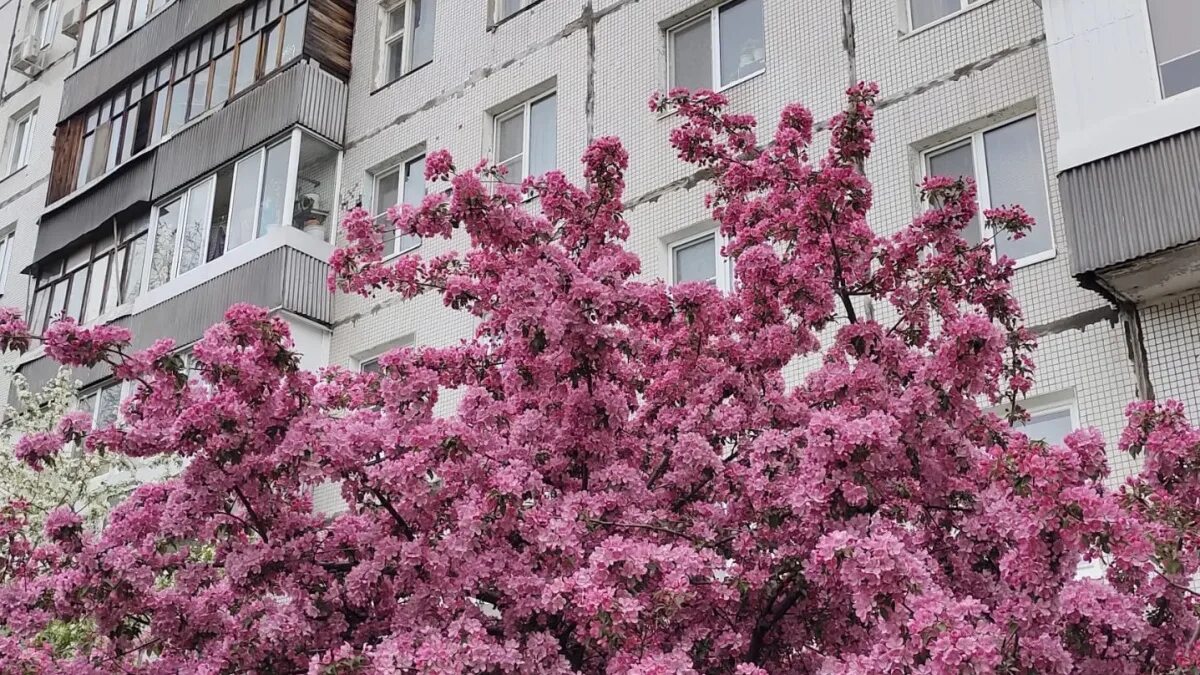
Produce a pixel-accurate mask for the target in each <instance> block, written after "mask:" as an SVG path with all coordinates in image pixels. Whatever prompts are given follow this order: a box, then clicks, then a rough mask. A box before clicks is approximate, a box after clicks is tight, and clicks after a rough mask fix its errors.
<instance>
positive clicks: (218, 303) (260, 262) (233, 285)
mask: <svg viewBox="0 0 1200 675" xmlns="http://www.w3.org/2000/svg"><path fill="white" fill-rule="evenodd" d="M328 274H329V265H328V264H327V263H326V262H325V261H323V260H318V259H316V258H314V257H312V256H310V255H307V254H305V253H302V252H300V251H297V250H295V249H292V248H289V247H286V246H285V247H280V248H276V249H274V250H272V251H270V252H269V253H266V254H264V255H262V256H259V257H258V258H255V259H254V260H251V261H249V262H247V263H245V264H243V265H239V266H238V267H235V268H233V269H231V270H229V271H228V272H226V273H224V274H222V275H220V276H217V277H214V278H213V279H210V280H208V281H206V282H204V283H202V284H200V285H198V286H196V287H194V288H191V289H189V290H187V291H185V292H183V293H180V294H179V295H176V296H175V297H173V298H171V299H169V300H166V301H164V302H160V303H158V304H156V305H154V306H153V307H150V308H148V309H146V310H144V311H142V312H139V313H138V314H134V315H132V316H126V317H122V318H120V319H118V320H116V321H113V322H112V323H113V324H114V325H119V326H126V327H128V328H129V329H130V330H131V331H133V347H134V348H135V349H144V348H146V347H149V346H150V345H151V344H153V343H154V341H155V340H158V339H160V338H164V337H170V338H174V339H175V342H176V344H178V345H187V344H189V343H191V342H195V341H196V340H199V339H200V338H201V337H203V336H204V332H205V331H206V330H208V328H209V326H212V325H213V324H216V323H219V322H220V321H221V319H222V318H223V317H224V316H225V311H226V310H228V309H229V307H230V306H231V305H234V304H236V303H239V302H247V303H250V304H252V305H258V306H260V307H267V308H270V309H282V310H285V311H288V312H291V313H293V314H297V315H300V316H303V317H305V318H307V319H311V320H313V321H317V322H319V323H324V324H328V323H330V321H331V319H332V313H333V312H332V304H333V300H332V295H331V294H330V292H329V291H328V290H327V289H326V286H325V279H326V277H327V275H328ZM18 372H20V373H22V374H24V375H25V376H26V377H27V378H29V381H30V383H31V385H32V386H34V387H41V386H43V385H44V384H45V383H46V382H48V381H49V380H50V378H52V377H54V374H55V373H56V372H58V364H56V363H54V361H53V360H52V359H50V358H48V357H43V358H40V359H37V360H35V361H31V362H29V363H26V364H24V365H22V366H20V367H19V368H18ZM110 374H111V371H110V370H109V368H108V367H107V366H103V365H101V366H97V367H95V368H91V369H86V370H85V369H77V370H76V372H75V376H76V378H77V379H79V380H81V381H82V382H83V383H84V386H87V385H89V384H92V383H94V382H97V381H99V380H102V379H104V378H105V377H108V376H109V375H110Z"/></svg>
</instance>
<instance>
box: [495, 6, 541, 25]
mask: <svg viewBox="0 0 1200 675" xmlns="http://www.w3.org/2000/svg"><path fill="white" fill-rule="evenodd" d="M541 1H542V0H520V3H521V6H520V7H518V8H517V9H515V10H513V11H512V12H510V13H508V14H505V15H503V16H501V15H500V11H501V10H502V9H504V0H491V2H490V3H489V4H490V5H491V6H490V7H489V10H488V20H489V21H488V23H489V26H498V25H500V24H501V23H504V22H505V21H507V20H509V19H510V18H512V17H514V16H516V15H518V14H520V13H521V12H524V11H525V10H527V9H529V8H530V7H533V6H534V5H536V4H538V3H539V2H541Z"/></svg>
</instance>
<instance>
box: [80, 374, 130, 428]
mask: <svg viewBox="0 0 1200 675" xmlns="http://www.w3.org/2000/svg"><path fill="white" fill-rule="evenodd" d="M111 389H117V390H118V398H117V409H116V411H114V415H113V420H112V422H111V423H109V424H110V425H111V426H120V425H121V423H122V422H123V421H124V420H123V416H122V414H121V404H123V403H124V402H125V399H127V398H129V394H130V393H131V392H130V389H131V387H130V384H129V382H126V381H121V380H112V379H108V380H106V381H104V382H100V383H97V384H94V385H92V386H90V387H88V388H87V389H84V390H83V391H80V392H79V394H78V395H77V396H76V398H75V400H76V405H75V409H76V410H78V411H80V412H86V413H90V414H91V416H92V419H91V422H92V426H93V427H94V428H97V429H99V428H104V427H101V426H100V401H101V398H100V397H101V395H102V394H103V393H104V392H105V391H108V390H111ZM89 398H91V399H93V400H92V401H91V402H90V403H89V405H88V406H87V407H88V408H90V410H88V409H85V408H84V403H85V402H87V401H88V399H89Z"/></svg>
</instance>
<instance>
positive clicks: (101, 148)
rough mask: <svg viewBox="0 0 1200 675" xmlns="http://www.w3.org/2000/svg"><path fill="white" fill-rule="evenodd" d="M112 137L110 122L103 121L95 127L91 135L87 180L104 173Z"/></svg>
mask: <svg viewBox="0 0 1200 675" xmlns="http://www.w3.org/2000/svg"><path fill="white" fill-rule="evenodd" d="M111 139H112V124H111V123H109V122H105V123H104V124H101V125H100V127H99V128H97V129H96V133H95V134H94V135H93V136H92V143H93V145H92V153H91V160H90V164H89V165H88V180H92V179H93V178H98V177H100V176H103V175H104V172H105V171H106V168H105V162H107V161H108V149H109V142H110V140H111Z"/></svg>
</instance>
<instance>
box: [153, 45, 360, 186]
mask: <svg viewBox="0 0 1200 675" xmlns="http://www.w3.org/2000/svg"><path fill="white" fill-rule="evenodd" d="M345 109H346V85H345V83H343V82H341V81H340V80H338V79H337V78H335V77H333V76H331V75H328V74H327V73H324V72H321V70H320V69H319V68H317V67H316V66H314V65H310V64H308V63H304V62H298V63H296V64H294V65H292V66H291V67H289V68H287V69H286V70H284V71H282V72H280V73H278V74H276V75H275V76H274V77H272V78H270V79H268V80H266V81H264V82H263V83H261V84H260V85H258V86H257V87H256V88H255V89H254V90H252V91H250V92H248V93H246V94H245V95H244V96H242V97H240V98H238V99H236V100H234V101H233V102H231V103H230V104H229V105H227V106H225V107H224V108H221V109H220V110H217V111H216V112H214V113H213V114H211V115H209V116H208V117H206V118H204V119H203V120H200V121H199V122H197V123H195V124H194V125H192V126H190V127H188V128H186V129H184V130H182V131H180V132H179V133H177V134H176V135H175V136H174V137H172V138H170V139H169V140H167V141H165V142H164V143H163V144H162V145H160V146H159V148H158V166H157V168H156V170H155V177H154V199H156V200H157V199H159V198H160V197H163V196H165V195H167V194H169V193H171V192H173V191H175V190H177V189H179V188H181V187H183V186H185V185H187V184H188V183H190V182H191V181H193V180H195V179H196V178H199V177H201V176H203V175H204V174H206V173H208V172H210V171H212V170H214V169H216V168H217V167H218V166H221V165H222V164H224V163H226V162H228V161H230V160H233V159H236V158H237V157H238V156H240V155H242V154H243V153H245V152H246V151H248V150H250V149H252V148H255V147H257V146H259V145H262V144H263V143H265V142H267V141H268V140H270V139H271V138H273V137H275V136H277V135H279V134H280V133H282V132H284V131H286V130H287V129H289V128H291V127H293V126H295V125H296V124H302V125H304V126H305V127H308V128H310V129H312V130H313V131H315V132H317V133H319V134H320V135H322V136H325V137H326V138H327V139H328V140H330V141H333V142H335V143H340V142H341V140H342V136H343V132H344V128H345Z"/></svg>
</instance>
